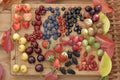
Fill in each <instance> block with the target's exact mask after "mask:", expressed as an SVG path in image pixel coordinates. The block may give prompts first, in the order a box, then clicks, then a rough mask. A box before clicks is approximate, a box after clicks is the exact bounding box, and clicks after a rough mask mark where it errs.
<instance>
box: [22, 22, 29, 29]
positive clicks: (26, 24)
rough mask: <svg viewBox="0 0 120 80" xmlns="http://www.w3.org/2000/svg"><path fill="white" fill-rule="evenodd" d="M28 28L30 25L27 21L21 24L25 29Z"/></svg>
mask: <svg viewBox="0 0 120 80" xmlns="http://www.w3.org/2000/svg"><path fill="white" fill-rule="evenodd" d="M29 26H30V23H29V22H28V21H24V22H22V27H24V28H26V29H27V28H29Z"/></svg>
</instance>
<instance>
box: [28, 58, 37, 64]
mask: <svg viewBox="0 0 120 80" xmlns="http://www.w3.org/2000/svg"><path fill="white" fill-rule="evenodd" d="M28 62H29V63H30V64H33V63H35V62H36V59H35V57H34V56H29V57H28Z"/></svg>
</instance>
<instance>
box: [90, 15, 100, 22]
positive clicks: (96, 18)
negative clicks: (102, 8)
mask: <svg viewBox="0 0 120 80" xmlns="http://www.w3.org/2000/svg"><path fill="white" fill-rule="evenodd" d="M98 20H99V15H98V14H95V15H93V17H92V21H93V22H97V21H98Z"/></svg>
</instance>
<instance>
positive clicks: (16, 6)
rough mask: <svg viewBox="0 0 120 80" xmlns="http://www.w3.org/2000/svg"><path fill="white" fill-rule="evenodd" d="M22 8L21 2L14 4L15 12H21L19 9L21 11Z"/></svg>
mask: <svg viewBox="0 0 120 80" xmlns="http://www.w3.org/2000/svg"><path fill="white" fill-rule="evenodd" d="M22 8H23V7H22V5H21V4H16V5H15V11H16V12H21V11H22Z"/></svg>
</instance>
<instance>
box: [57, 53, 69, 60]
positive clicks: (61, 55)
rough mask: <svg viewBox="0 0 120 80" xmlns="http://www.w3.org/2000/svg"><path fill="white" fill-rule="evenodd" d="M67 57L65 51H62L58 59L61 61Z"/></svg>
mask: <svg viewBox="0 0 120 80" xmlns="http://www.w3.org/2000/svg"><path fill="white" fill-rule="evenodd" d="M67 58H68V55H67V53H66V52H62V53H61V54H60V55H59V59H60V61H62V62H64V61H66V60H67Z"/></svg>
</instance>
